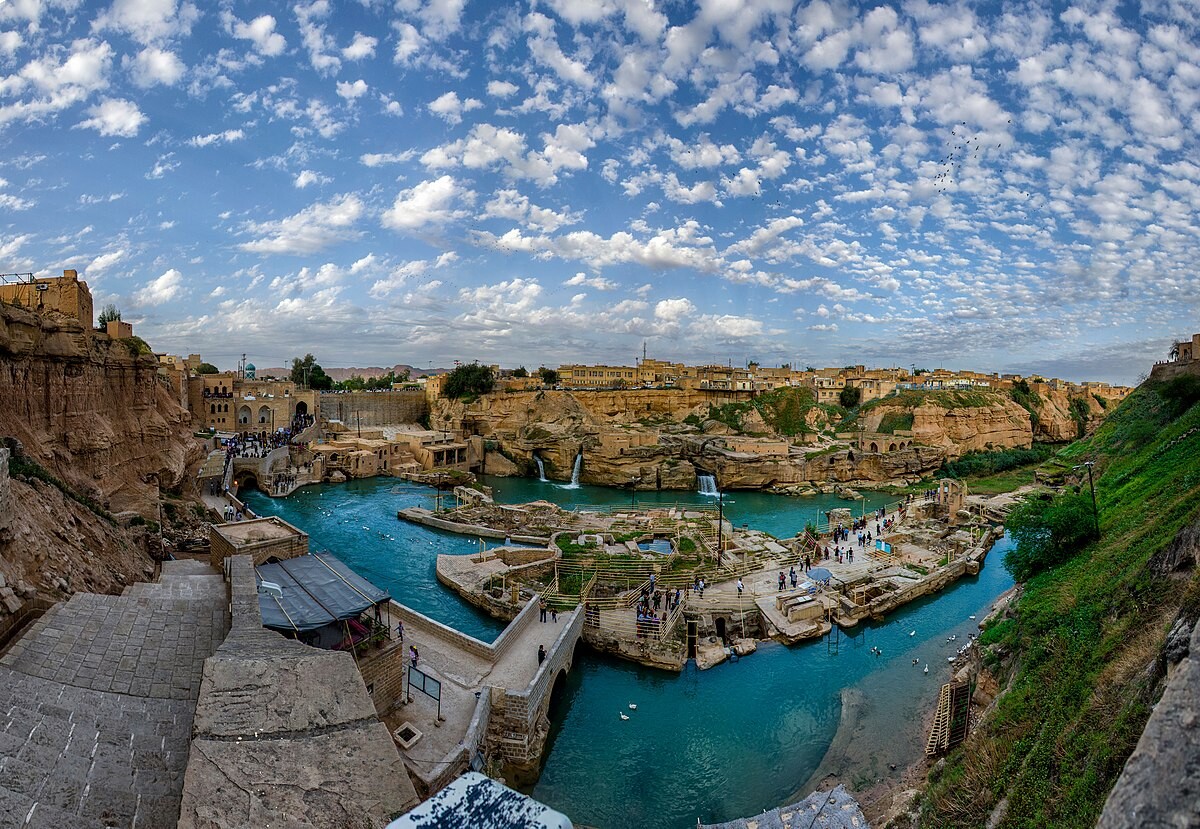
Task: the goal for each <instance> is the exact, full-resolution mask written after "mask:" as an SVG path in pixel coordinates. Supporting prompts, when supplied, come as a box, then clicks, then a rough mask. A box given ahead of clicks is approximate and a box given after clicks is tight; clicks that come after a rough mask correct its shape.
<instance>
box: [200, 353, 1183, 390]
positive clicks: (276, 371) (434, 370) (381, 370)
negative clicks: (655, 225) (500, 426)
mask: <svg viewBox="0 0 1200 829" xmlns="http://www.w3.org/2000/svg"><path fill="white" fill-rule="evenodd" d="M190 353H193V354H194V353H199V354H200V356H201V359H203V360H204V361H205V362H207V363H210V364H212V365H216V366H217V368H218V369H220V370H221V371H222V372H231V371H237V366H236V365H235V366H233V367H232V368H222V367H221V366H220V365H219V364H217V363H213V362H212V361H211V360H208V359H207V358H206V357H205V355H204V353H203V352H195V351H193V352H190ZM247 353H248V352H247ZM309 353H312V352H308V351H306V352H305V354H309ZM296 356H297V358H299V357H303V356H304V355H303V354H298V355H296ZM648 356H649V355H648ZM1164 357H1165V354H1164ZM239 358H240V355H239ZM314 359H316V362H317V363H318V364H319V365H320V366H321V368H322V369H323V370H324V371H325V372H326V373H327V374H329V373H330V372H338V373H339V374H341V373H346V372H358V373H360V374H361V376H363V377H364V378H367V377H368V376H370V375H367V374H365V373H363V372H370V371H377V372H378V374H377V375H375V376H381V375H383V374H387V372H389V371H393V370H394V369H396V368H398V367H407V368H409V369H412V370H414V371H418V372H421V373H422V374H444V373H447V372H449V371H452V370H453V369H454V366H453V364H451V365H449V366H433V367H431V368H425V367H421V366H414V365H412V364H411V363H404V362H396V363H388V364H386V365H363V366H332V365H326V364H325V363H323V362H321V360H320V358H319V357H317V356H316V355H315V354H314ZM639 359H640V358H639ZM650 359H660V360H664V361H665V362H684V364H685V365H727V363H687V362H685V361H682V360H672V359H670V358H666V357H658V358H655V357H650ZM1160 359H1161V358H1160ZM247 362H250V363H253V364H254V369H255V372H256V373H257V374H258V375H271V376H276V377H284V378H286V377H287V376H288V375H289V374H290V373H291V368H290V367H284V366H265V367H264V366H260V365H258V364H257V363H254V360H253V359H252V358H251V357H249V356H248V357H247ZM460 362H463V363H469V362H472V361H470V360H461V361H460ZM479 362H480V363H483V362H484V361H482V360H480V361H479ZM784 362H786V361H784ZM487 365H495V363H487ZM499 365H500V368H501V370H506V371H511V370H513V369H516V368H521V367H524V368H525V369H526V370H527V371H529V372H531V373H532V372H536V371H537V369H538V368H539V367H540V366H539V365H530V364H529V363H528V362H524V363H522V362H517V363H514V364H512V365H505V364H503V363H501V364H499ZM563 365H571V364H570V363H558V364H556V365H548V366H546V368H552V369H555V370H557V369H559V368H561V367H562V366H563ZM585 365H601V364H599V363H594V362H593V363H586V364H585ZM603 365H628V366H635V365H636V363H634V362H628V363H619V364H618V363H604V364H603ZM759 365H760V367H762V368H778V367H779V365H780V364H779V363H775V364H767V363H760V364H759ZM809 365H813V367H814V368H815V369H817V370H818V371H821V370H825V369H830V368H837V369H843V368H846V367H848V366H856V365H863V366H864V368H865V369H867V370H876V369H886V368H903V369H907V370H909V371H912V364H911V363H910V364H907V365H904V364H888V365H869V364H864V363H861V362H855V363H839V364H836V365H827V366H820V365H814V364H813V363H802V364H800V366H799V367H798V368H799V369H800V370H803V369H804V368H805V367H806V366H809ZM735 366H736V367H738V368H745V367H746V364H745V363H742V364H740V365H738V364H735ZM916 367H917V369H919V370H924V371H936V370H938V369H944V370H947V371H974V372H978V373H980V374H997V375H1004V374H1019V375H1021V376H1022V377H1031V376H1034V375H1037V376H1040V377H1045V378H1046V379H1048V380H1052V379H1058V380H1065V381H1068V382H1071V383H1077V384H1078V383H1084V382H1105V383H1108V384H1109V385H1113V386H1136V385H1138V383H1139V382H1140V380H1136V381H1135V382H1129V383H1122V382H1114V381H1111V380H1107V379H1105V378H1102V377H1078V378H1076V377H1064V376H1062V375H1056V374H1050V373H1047V372H1043V371H1036V370H1030V371H1010V370H1005V369H986V368H978V367H967V366H962V367H957V368H955V367H952V366H949V365H945V364H941V365H933V364H929V365H923V364H917V366H916ZM793 368H797V366H796V365H795V364H793ZM1150 368H1151V364H1149V363H1148V364H1147V365H1146V368H1145V371H1144V372H1143V374H1149V373H1150ZM330 376H332V374H331V375H330ZM349 376H351V375H350V374H346V377H344V378H339V377H335V378H334V379H335V380H337V379H347V378H348V377H349Z"/></svg>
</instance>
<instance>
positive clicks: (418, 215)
mask: <svg viewBox="0 0 1200 829" xmlns="http://www.w3.org/2000/svg"><path fill="white" fill-rule="evenodd" d="M472 196H473V194H472V193H470V192H469V191H466V190H464V189H463V188H462V187H461V186H460V185H459V184H458V182H456V181H455V180H454V179H453V178H452V177H451V176H442V177H441V178H437V179H430V180H429V181H423V182H421V183H420V184H418V185H416V186H415V187H410V188H408V189H406V190H401V191H400V193H399V194H397V196H396V200H395V202H393V203H392V206H391V208H390V209H389V210H386V211H384V214H383V217H382V222H383V226H384V227H387V228H391V229H392V230H399V231H412V230H419V229H421V228H423V227H426V226H427V225H433V224H441V223H443V222H448V221H450V220H452V219H458V218H462V217H464V216H466V215H467V214H466V211H465V210H461V209H455V208H454V207H453V205H454V204H455V203H456V202H461V201H464V200H468V199H470V198H471V197H472Z"/></svg>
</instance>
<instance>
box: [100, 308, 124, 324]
mask: <svg viewBox="0 0 1200 829" xmlns="http://www.w3.org/2000/svg"><path fill="white" fill-rule="evenodd" d="M120 321H121V312H120V310H119V309H118V308H117V306H116V305H114V304H113V303H111V302H110V303H108V304H107V305H105V306H104V307H103V308H101V309H100V327H101V328H103V327H105V326H106V325H108V324H109V323H110V322H120Z"/></svg>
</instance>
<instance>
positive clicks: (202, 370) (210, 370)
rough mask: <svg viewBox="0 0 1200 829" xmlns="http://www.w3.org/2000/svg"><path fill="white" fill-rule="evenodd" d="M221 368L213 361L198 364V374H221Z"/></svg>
mask: <svg viewBox="0 0 1200 829" xmlns="http://www.w3.org/2000/svg"><path fill="white" fill-rule="evenodd" d="M220 372H221V370H220V369H219V368H217V367H216V366H214V365H213V364H212V363H201V364H200V365H198V366H196V373H197V374H220Z"/></svg>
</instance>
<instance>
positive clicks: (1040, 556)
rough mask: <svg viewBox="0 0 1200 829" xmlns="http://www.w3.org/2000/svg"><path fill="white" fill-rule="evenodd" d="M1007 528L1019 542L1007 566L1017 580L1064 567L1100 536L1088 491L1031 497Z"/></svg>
mask: <svg viewBox="0 0 1200 829" xmlns="http://www.w3.org/2000/svg"><path fill="white" fill-rule="evenodd" d="M1004 526H1005V529H1007V530H1008V532H1009V534H1010V535H1011V536H1012V539H1013V541H1015V542H1016V544H1015V545H1014V546H1013V547H1012V549H1010V550H1009V551H1008V552H1007V553H1005V554H1004V566H1005V567H1006V568H1008V571H1009V572H1010V573H1012V575H1013V578H1014V579H1016V580H1017V581H1028V580H1029V579H1030V578H1032V577H1033V576H1035V575H1037V574H1038V573H1040V572H1042V571H1043V570H1047V569H1049V568H1051V567H1054V566H1056V565H1058V564H1061V563H1062V562H1064V561H1066V560H1067V559H1069V558H1071V557H1072V556H1074V555H1075V554H1076V553H1078V552H1079V551H1080V550H1082V549H1083V548H1084V547H1086V546H1087V545H1088V544H1089V543H1091V542H1092V541H1095V540H1096V537H1097V536H1096V524H1095V515H1094V513H1093V512H1092V498H1091V494H1090V493H1088V492H1065V493H1062V494H1060V495H1057V496H1055V497H1054V498H1045V497H1036V498H1028V499H1026V500H1025V501H1023V502H1021V503H1020V504H1018V505H1017V506H1016V507H1015V508H1014V509H1013V511H1012V512H1011V513H1010V514H1009V516H1008V518H1007V520H1006V521H1005V522H1004Z"/></svg>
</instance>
